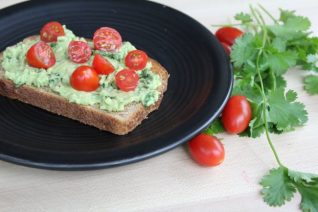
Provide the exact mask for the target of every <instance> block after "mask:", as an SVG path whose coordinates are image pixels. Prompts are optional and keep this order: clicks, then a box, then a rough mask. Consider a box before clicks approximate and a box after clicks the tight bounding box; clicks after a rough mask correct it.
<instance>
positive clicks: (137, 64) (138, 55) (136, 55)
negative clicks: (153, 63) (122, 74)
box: [125, 50, 148, 70]
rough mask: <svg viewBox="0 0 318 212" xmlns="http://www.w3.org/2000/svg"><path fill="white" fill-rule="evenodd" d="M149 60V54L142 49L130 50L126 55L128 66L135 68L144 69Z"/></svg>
mask: <svg viewBox="0 0 318 212" xmlns="http://www.w3.org/2000/svg"><path fill="white" fill-rule="evenodd" d="M147 62H148V55H147V54H146V53H145V52H144V51H141V50H133V51H130V52H128V54H127V56H126V57H125V64H126V66H127V67H128V68H131V69H134V70H142V69H144V68H145V67H146V65H147Z"/></svg>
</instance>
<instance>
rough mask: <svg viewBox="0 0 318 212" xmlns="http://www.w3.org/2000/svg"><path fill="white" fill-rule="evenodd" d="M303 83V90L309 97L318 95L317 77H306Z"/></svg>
mask: <svg viewBox="0 0 318 212" xmlns="http://www.w3.org/2000/svg"><path fill="white" fill-rule="evenodd" d="M304 83H305V90H306V91H307V92H308V93H309V94H311V95H313V94H318V76H315V75H309V76H306V77H305V80H304Z"/></svg>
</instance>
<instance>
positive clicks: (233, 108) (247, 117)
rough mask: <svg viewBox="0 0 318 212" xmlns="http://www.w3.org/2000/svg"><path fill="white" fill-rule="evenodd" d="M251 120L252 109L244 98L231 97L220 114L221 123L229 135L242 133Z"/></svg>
mask: <svg viewBox="0 0 318 212" xmlns="http://www.w3.org/2000/svg"><path fill="white" fill-rule="evenodd" d="M251 118H252V109H251V105H250V103H249V102H248V101H247V99H246V97H245V96H232V97H231V98H230V100H229V101H228V102H227V104H226V105H225V108H224V110H223V112H222V123H223V126H224V128H225V129H226V131H227V132H228V133H230V134H238V133H241V132H243V131H244V130H245V129H246V128H247V127H248V124H249V123H250V121H251Z"/></svg>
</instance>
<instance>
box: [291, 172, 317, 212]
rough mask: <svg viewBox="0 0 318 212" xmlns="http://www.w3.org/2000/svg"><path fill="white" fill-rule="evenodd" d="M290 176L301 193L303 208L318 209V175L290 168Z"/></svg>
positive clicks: (308, 209)
mask: <svg viewBox="0 0 318 212" xmlns="http://www.w3.org/2000/svg"><path fill="white" fill-rule="evenodd" d="M288 176H289V178H290V180H292V181H293V184H294V185H295V187H296V188H297V190H298V192H299V193H300V194H301V203H300V207H301V209H302V210H303V211H318V175H314V174H310V173H302V172H296V171H292V170H288Z"/></svg>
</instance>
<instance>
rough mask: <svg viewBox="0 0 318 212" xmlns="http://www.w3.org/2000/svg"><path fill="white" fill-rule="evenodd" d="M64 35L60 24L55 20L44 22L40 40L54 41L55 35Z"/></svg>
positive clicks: (55, 39)
mask: <svg viewBox="0 0 318 212" xmlns="http://www.w3.org/2000/svg"><path fill="white" fill-rule="evenodd" d="M63 35H65V32H64V28H63V26H62V24H60V23H59V22H56V21H52V22H49V23H47V24H45V25H44V26H43V27H42V29H41V31H40V36H41V40H42V41H44V42H56V41H57V37H59V36H63Z"/></svg>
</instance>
